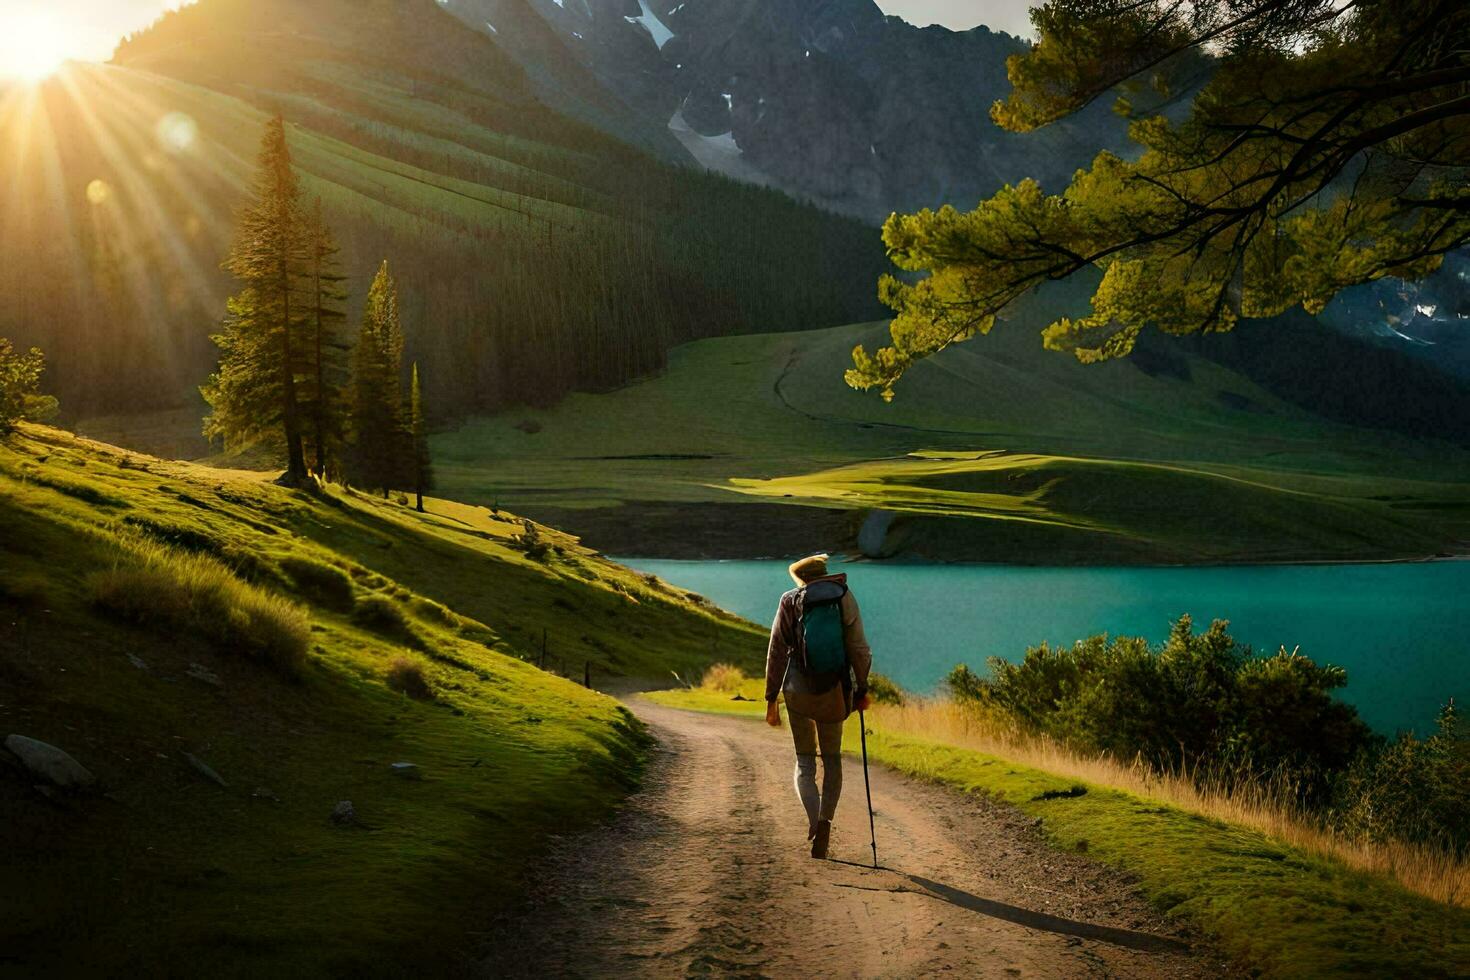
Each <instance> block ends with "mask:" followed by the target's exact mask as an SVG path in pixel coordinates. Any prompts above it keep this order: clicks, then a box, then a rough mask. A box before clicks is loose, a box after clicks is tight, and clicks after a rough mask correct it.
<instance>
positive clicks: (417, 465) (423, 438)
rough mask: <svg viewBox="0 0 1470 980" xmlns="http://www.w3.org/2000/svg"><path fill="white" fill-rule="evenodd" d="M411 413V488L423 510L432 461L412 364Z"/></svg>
mask: <svg viewBox="0 0 1470 980" xmlns="http://www.w3.org/2000/svg"><path fill="white" fill-rule="evenodd" d="M409 390H410V396H409V404H410V409H409V411H410V413H411V419H412V422H411V426H410V432H411V434H412V436H413V490H414V496H415V498H416V502H415V506H416V507H417V508H418V511H419V513H420V514H422V513H423V512H424V491H425V490H432V489H433V488H434V463H433V460H432V459H431V458H430V456H429V429H428V426H427V424H426V423H425V421H424V396H423V389H422V388H421V387H420V385H419V365H418V362H417V361H415V362H414V364H413V385H412V387H411V388H410V389H409Z"/></svg>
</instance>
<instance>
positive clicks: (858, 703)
mask: <svg viewBox="0 0 1470 980" xmlns="http://www.w3.org/2000/svg"><path fill="white" fill-rule="evenodd" d="M852 706H853V709H854V710H857V711H867V710H868V709H869V708H871V707H872V706H873V699H872V698H870V697H868V692H867V691H859V692H858V696H857V697H856V698H854V699H853V703H852Z"/></svg>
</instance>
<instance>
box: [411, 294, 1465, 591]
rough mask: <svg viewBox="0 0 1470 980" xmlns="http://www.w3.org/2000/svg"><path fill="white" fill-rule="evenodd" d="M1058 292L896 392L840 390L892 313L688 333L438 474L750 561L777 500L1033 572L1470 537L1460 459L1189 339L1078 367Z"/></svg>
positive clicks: (906, 545) (457, 456) (509, 424)
mask: <svg viewBox="0 0 1470 980" xmlns="http://www.w3.org/2000/svg"><path fill="white" fill-rule="evenodd" d="M1065 299H1066V296H1065V295H1064V294H1053V295H1049V296H1047V297H1045V303H1046V304H1051V305H1049V306H1043V305H1042V301H1038V302H1037V303H1033V304H1030V305H1027V306H1025V307H1023V309H1022V310H1021V311H1020V312H1019V313H1018V314H1017V316H1016V317H1015V318H1014V319H1013V321H1012V322H1009V323H1005V324H1002V325H1001V326H999V327H997V329H996V331H995V333H994V334H993V335H992V336H989V337H985V338H980V339H978V340H976V341H974V342H973V343H970V344H966V345H963V346H962V347H958V348H954V349H951V350H949V351H946V352H945V353H944V354H943V355H941V356H939V357H938V358H935V359H933V360H932V361H930V362H925V363H921V364H919V365H917V366H916V367H915V368H914V377H913V379H912V381H911V382H910V383H909V384H908V385H906V386H905V387H904V388H902V389H901V390H900V393H899V397H898V398H897V399H896V400H895V401H894V402H893V403H892V404H884V403H882V402H881V401H879V400H878V399H876V398H873V397H871V396H867V395H863V394H860V393H858V392H855V391H852V390H851V389H849V388H847V387H846V385H845V384H843V381H842V370H843V367H844V365H845V364H846V361H847V357H848V352H849V351H850V350H851V349H852V347H853V345H854V344H856V343H859V342H862V343H866V344H869V345H871V344H872V343H873V342H874V341H875V340H876V339H879V338H881V336H882V334H883V332H884V329H885V327H884V325H883V324H869V325H860V326H852V327H840V328H833V329H828V330H818V331H812V332H807V333H800V334H781V335H758V336H749V337H735V338H723V339H716V340H705V341H698V342H695V343H691V344H687V345H685V346H683V347H679V348H677V349H675V351H674V352H673V353H672V355H671V359H670V364H669V368H668V371H667V372H666V373H664V374H663V375H661V376H658V377H656V378H651V379H648V380H644V381H640V382H637V383H634V384H632V385H629V386H626V387H624V388H621V389H619V390H617V391H614V392H611V393H606V394H580V395H573V396H572V397H570V398H568V399H567V400H566V401H564V402H563V403H562V404H560V405H558V406H557V407H555V408H552V409H548V410H544V411H538V410H532V409H522V410H513V411H508V412H503V413H501V414H499V415H497V416H494V417H491V418H480V419H474V420H472V421H470V422H468V423H467V424H465V425H464V426H463V427H461V428H460V429H459V430H458V431H455V432H450V433H445V434H442V435H440V436H438V437H437V438H436V439H435V442H434V449H435V457H436V460H437V465H438V472H439V476H440V481H441V486H442V487H443V488H444V489H445V491H446V492H447V493H448V494H449V495H451V496H454V497H457V498H459V499H464V500H474V501H477V502H494V501H500V502H502V503H504V504H506V505H507V506H514V507H519V508H522V509H525V510H529V511H530V512H532V513H537V514H544V515H545V516H546V518H547V519H548V520H553V521H554V522H559V523H561V524H562V525H564V526H568V527H571V528H574V529H576V530H578V531H581V532H584V533H586V534H587V536H588V537H589V539H590V540H591V541H592V542H593V543H594V544H599V545H605V546H606V547H607V548H608V549H609V550H613V551H615V552H616V551H621V552H622V553H626V554H643V555H650V556H661V557H678V556H681V555H683V554H686V553H687V551H685V550H682V549H685V548H686V547H687V541H686V538H687V537H688V536H687V535H684V534H681V533H680V528H681V526H683V527H685V528H688V527H703V526H705V525H706V524H711V525H713V524H718V523H720V522H725V521H730V522H735V523H737V524H740V523H743V524H745V525H746V526H747V528H748V530H749V536H748V538H747V544H746V548H747V551H746V554H749V555H752V556H755V555H763V554H772V553H780V552H781V547H780V542H779V541H777V540H775V538H774V537H773V536H771V535H767V534H765V533H764V531H763V527H764V525H766V524H767V523H768V521H769V518H770V514H771V511H770V507H772V506H777V507H782V508H787V509H789V508H791V507H808V508H820V509H823V510H824V511H827V512H829V513H831V512H839V513H847V514H851V515H854V517H853V520H851V521H850V522H848V524H846V525H844V528H845V533H846V534H847V535H848V538H847V539H846V540H844V541H842V542H838V543H834V544H833V545H831V547H838V546H839V545H841V546H844V547H846V548H848V549H849V550H853V549H854V546H855V541H854V540H853V539H852V535H853V533H854V532H855V530H856V528H857V526H858V525H859V523H860V520H861V518H862V517H863V516H864V515H866V514H867V513H869V512H871V511H874V510H882V511H887V512H890V513H891V514H893V515H895V518H896V519H895V521H894V522H893V524H892V525H891V528H890V532H889V534H888V535H887V537H886V540H884V542H883V545H882V546H881V548H880V549H878V551H877V553H880V554H885V555H887V554H917V555H922V556H928V557H936V558H948V559H956V558H958V559H980V560H1001V561H1015V562H1024V563H1055V562H1066V561H1081V562H1109V561H1120V562H1146V563H1151V562H1246V561H1290V560H1352V559H1381V558H1415V557H1425V556H1429V555H1434V554H1436V553H1439V552H1443V551H1452V550H1455V549H1456V548H1457V547H1458V546H1459V544H1460V542H1463V541H1464V540H1465V539H1466V536H1467V533H1470V489H1467V486H1466V483H1465V477H1466V475H1467V474H1470V457H1467V455H1466V454H1465V453H1464V452H1463V450H1459V449H1455V448H1453V447H1449V446H1447V445H1441V444H1436V443H1432V442H1427V441H1419V440H1414V439H1410V438H1407V437H1405V436H1401V435H1397V434H1394V433H1389V432H1372V433H1366V432H1365V431H1364V430H1363V429H1361V428H1353V427H1349V426H1346V425H1341V424H1336V423H1333V422H1331V421H1328V420H1326V419H1324V418H1322V417H1320V416H1318V415H1316V414H1313V413H1311V412H1309V411H1307V410H1305V409H1303V408H1300V407H1298V406H1296V405H1293V404H1290V403H1287V402H1284V401H1282V400H1281V399H1280V398H1278V397H1276V396H1274V395H1272V394H1271V393H1270V392H1268V391H1266V390H1264V389H1262V388H1260V387H1259V386H1257V385H1255V384H1253V383H1252V382H1251V381H1250V380H1249V379H1248V378H1246V377H1244V376H1243V375H1241V374H1239V373H1237V372H1234V371H1231V370H1229V369H1227V368H1225V367H1222V366H1221V365H1220V364H1217V363H1214V362H1212V361H1210V360H1208V359H1206V358H1203V357H1200V356H1197V355H1193V354H1190V355H1179V356H1180V357H1181V358H1182V359H1183V364H1184V367H1183V369H1182V370H1173V371H1171V372H1154V373H1150V372H1148V371H1145V370H1143V369H1142V368H1141V367H1139V366H1138V365H1137V364H1135V363H1132V362H1129V361H1123V362H1115V363H1107V364H1101V365H1094V366H1082V365H1079V364H1077V363H1076V362H1075V361H1073V360H1072V359H1071V358H1070V357H1067V356H1064V355H1059V354H1054V353H1048V352H1046V351H1043V350H1042V349H1041V348H1040V342H1039V339H1038V338H1037V337H1036V335H1035V333H1034V332H1033V329H1034V328H1036V327H1038V325H1039V324H1040V323H1041V322H1044V316H1045V315H1046V313H1045V310H1048V309H1049V310H1053V311H1054V310H1055V308H1056V307H1055V304H1056V303H1057V302H1060V301H1065ZM1421 473H1422V474H1424V475H1423V476H1420V474H1421ZM1429 474H1432V476H1430V475H1429ZM752 504H763V505H766V506H765V507H763V508H757V507H752V506H751V505H752ZM1206 514H1207V515H1208V520H1207V522H1205V519H1204V518H1203V517H1202V515H1206ZM635 517H636V518H639V519H641V520H642V521H643V525H642V527H641V528H640V532H639V534H638V535H637V536H636V537H633V536H629V535H626V534H623V533H621V528H623V527H625V526H626V525H627V524H628V523H629V521H630V520H631V519H632V518H635ZM813 519H814V520H815V518H813ZM792 520H800V517H799V514H798V516H794V517H793V518H792ZM1204 523H1207V524H1208V526H1209V529H1210V533H1208V534H1205V533H1203V530H1204ZM721 557H729V555H721Z"/></svg>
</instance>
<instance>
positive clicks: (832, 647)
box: [801, 586, 847, 674]
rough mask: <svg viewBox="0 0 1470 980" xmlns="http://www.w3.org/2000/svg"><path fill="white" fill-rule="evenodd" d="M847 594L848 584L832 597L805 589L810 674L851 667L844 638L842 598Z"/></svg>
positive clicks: (804, 628)
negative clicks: (822, 595) (813, 593)
mask: <svg viewBox="0 0 1470 980" xmlns="http://www.w3.org/2000/svg"><path fill="white" fill-rule="evenodd" d="M846 595H847V587H846V586H843V588H842V591H841V592H839V593H837V595H835V596H832V597H831V598H824V599H816V600H813V599H812V598H811V596H810V595H809V594H808V593H807V591H806V590H805V589H803V590H802V595H801V634H802V650H803V654H804V656H805V659H806V671H807V673H809V674H837V673H841V672H842V671H844V670H846V669H847V644H846V643H844V642H843V638H842V599H843V597H844V596H846Z"/></svg>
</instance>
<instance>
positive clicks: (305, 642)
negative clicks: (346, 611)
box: [88, 537, 311, 676]
mask: <svg viewBox="0 0 1470 980" xmlns="http://www.w3.org/2000/svg"><path fill="white" fill-rule="evenodd" d="M120 547H121V550H122V554H121V555H120V556H119V560H118V563H117V565H116V566H115V567H113V568H111V569H108V570H105V571H100V572H96V573H94V574H93V575H92V576H91V578H90V579H89V580H88V586H89V588H90V591H91V598H92V602H93V603H94V604H96V605H97V606H98V607H99V608H101V609H104V610H106V611H107V612H109V613H111V614H112V615H114V616H117V617H119V618H121V619H124V620H127V621H128V622H132V623H137V624H139V625H142V626H147V627H151V628H153V629H159V630H172V629H183V630H189V631H191V632H195V633H198V634H201V635H203V636H206V637H208V638H210V639H211V640H213V641H215V642H216V643H218V644H219V645H220V646H222V647H224V648H226V649H229V650H232V651H234V652H237V653H241V654H244V655H245V656H247V657H251V658H253V659H256V660H260V661H262V662H263V663H266V664H269V665H270V666H272V667H274V668H276V669H277V670H280V671H282V672H283V673H286V674H288V675H292V676H294V675H296V674H298V673H299V672H300V670H301V667H302V665H303V664H305V662H306V653H307V650H308V649H309V648H310V646H311V620H310V619H309V618H308V617H307V614H306V612H305V611H304V610H302V609H301V607H299V606H297V605H295V604H294V603H292V602H290V601H288V600H286V599H284V598H282V597H281V596H277V595H272V594H271V593H269V592H266V591H264V590H263V589H260V588H257V587H256V586H253V585H250V584H249V583H247V582H245V581H243V580H241V579H240V578H238V577H236V575H235V574H234V572H232V571H230V569H229V568H228V567H227V566H226V565H224V564H223V563H221V562H220V561H218V560H217V559H215V558H211V557H209V556H208V555H202V554H195V553H191V552H186V551H180V550H178V549H177V548H172V547H169V546H168V545H165V544H161V543H159V542H155V541H149V540H147V539H144V538H141V537H140V538H136V539H134V538H125V539H123V540H122V541H121V542H120Z"/></svg>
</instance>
